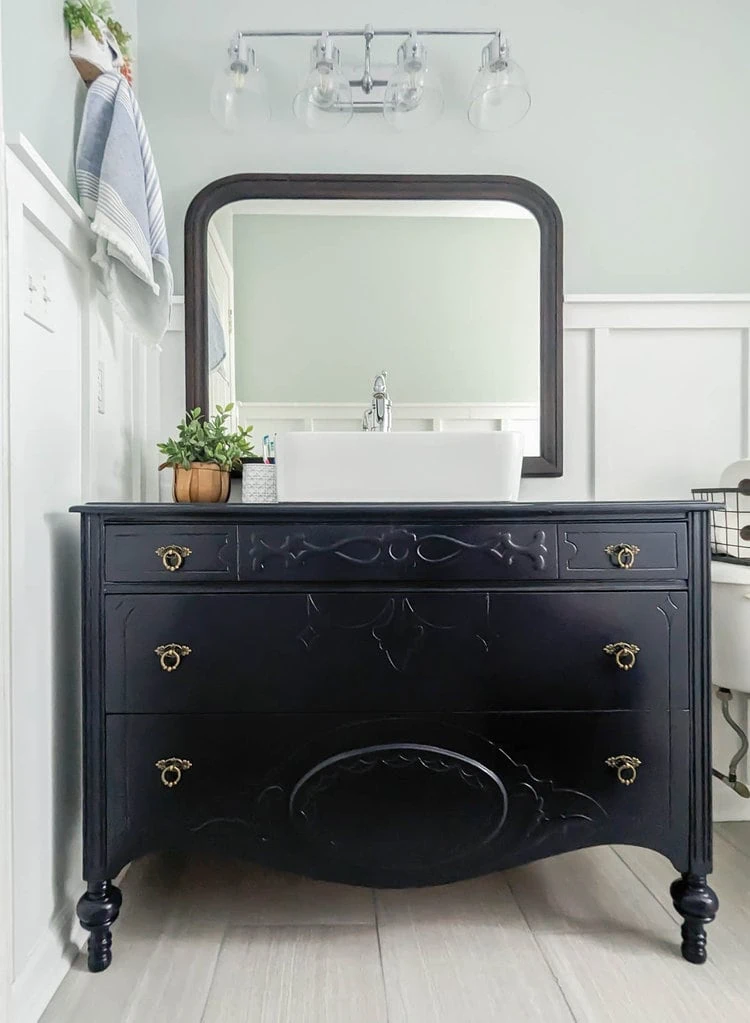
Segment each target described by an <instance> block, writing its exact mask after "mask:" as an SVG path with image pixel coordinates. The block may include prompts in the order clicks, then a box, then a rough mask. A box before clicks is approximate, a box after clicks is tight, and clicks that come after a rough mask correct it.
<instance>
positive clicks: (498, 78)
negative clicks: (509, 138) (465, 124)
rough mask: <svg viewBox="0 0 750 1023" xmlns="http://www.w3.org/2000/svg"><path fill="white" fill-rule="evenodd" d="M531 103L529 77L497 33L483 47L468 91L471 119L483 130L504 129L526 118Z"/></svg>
mask: <svg viewBox="0 0 750 1023" xmlns="http://www.w3.org/2000/svg"><path fill="white" fill-rule="evenodd" d="M530 106H531V93H530V92H529V87H528V85H527V84H526V77H525V75H524V73H523V71H522V70H521V68H520V67H519V66H518V64H516V63H515V62H514V61H512V60H511V59H510V56H509V50H508V42H507V40H506V38H505V36H504V35H503V34H502V33H501V32H498V33H497V35H496V36H495V37H494V38H493V39H492V42H490V43H488V45H487V46H485V47H484V49H483V50H482V66H481V68H480V69H479V72H478V74H477V76H476V78H475V79H474V84H473V85H472V87H471V92H470V93H469V109H468V111H467V113H468V117H469V120H470V121H471V123H472V124H473V125H474V127H475V128H479V129H480V131H502V130H503V128H510V127H512V126H513V125H514V124H518V122H519V121H521V120H523V118H524V117H525V116H526V114H527V113H528V111H529V107H530Z"/></svg>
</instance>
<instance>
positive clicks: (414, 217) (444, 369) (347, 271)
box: [207, 199, 540, 456]
mask: <svg viewBox="0 0 750 1023" xmlns="http://www.w3.org/2000/svg"><path fill="white" fill-rule="evenodd" d="M207 267H208V292H209V294H208V319H209V324H208V359H209V400H210V403H211V406H212V407H213V406H215V405H216V404H221V405H224V404H226V403H228V402H230V401H234V402H235V403H236V411H235V414H236V418H237V420H238V421H239V422H241V423H245V424H247V423H251V424H252V425H253V426H254V434H255V437H256V438H258V440H260V439H261V438H262V437H263V435H264V434H266V433H268V434H274V433H281V432H286V431H289V430H360V429H361V428H362V416H363V412H364V411H365V409H366V408H368V407H369V405H370V402H371V398H372V389H373V382H374V379H375V377H376V375H378V374H379V373H382V372H384V371H385V372H387V386H388V391H389V394H390V397H391V400H392V402H393V429H394V430H463V431H488V430H502V429H505V430H516V431H519V432H522V433H523V435H524V438H525V451H524V453H525V455H527V456H533V455H538V454H539V448H540V434H539V419H540V231H539V224H538V222H537V220H536V218H535V217H534V215H533V214H532V213H531V212H530V211H529V210H527V209H526V208H525V207H522V206H520V205H517V204H515V203H512V202H505V201H486V200H485V201H476V202H473V201H470V200H458V201H446V200H439V201H430V200H393V201H392V200H306V199H293V200H289V199H279V200H255V199H251V200H243V201H240V202H235V203H231V204H229V205H227V206H224V207H222V208H221V209H220V210H219V211H218V212H217V213H215V214H214V215H213V217H212V218H211V220H210V222H209V228H208V239H207ZM256 447H257V445H256Z"/></svg>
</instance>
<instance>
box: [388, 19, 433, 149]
mask: <svg viewBox="0 0 750 1023" xmlns="http://www.w3.org/2000/svg"><path fill="white" fill-rule="evenodd" d="M442 112H443V90H442V87H441V85H440V77H439V76H438V74H437V72H436V71H433V70H432V69H431V68H430V67H429V66H428V64H427V49H426V48H425V45H424V43H423V42H422V41H421V39H420V38H419V37H418V36H417V33H416V32H412V33H411V34H410V35H409V38H408V39H405V40H404V41H403V43H401V45H400V46H399V48H398V53H397V55H396V69H395V71H394V73H393V75H392V76H391V78H390V79H389V81H388V85H387V86H386V88H385V97H384V98H383V116H384V117H385V119H386V121H387V122H388V123H389V124H390V125H392V126H393V127H394V128H396V129H397V130H398V131H404V130H409V129H412V128H426V127H428V126H429V125H431V124H434V123H435V121H437V119H438V118H439V117H440V115H441V114H442Z"/></svg>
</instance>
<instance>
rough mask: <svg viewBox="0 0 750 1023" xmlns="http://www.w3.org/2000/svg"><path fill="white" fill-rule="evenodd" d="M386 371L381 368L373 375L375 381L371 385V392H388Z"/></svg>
mask: <svg viewBox="0 0 750 1023" xmlns="http://www.w3.org/2000/svg"><path fill="white" fill-rule="evenodd" d="M387 381H388V372H387V370H383V372H382V373H378V375H377V376H376V377H375V382H374V383H373V385H372V390H373V394H387V393H388V383H387Z"/></svg>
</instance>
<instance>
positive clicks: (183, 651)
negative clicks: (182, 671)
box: [154, 643, 192, 671]
mask: <svg viewBox="0 0 750 1023" xmlns="http://www.w3.org/2000/svg"><path fill="white" fill-rule="evenodd" d="M154 653H155V654H156V656H157V657H158V658H159V663H160V664H161V668H162V671H176V670H177V669H178V668H179V666H180V665H181V664H182V658H183V657H187V656H188V654H191V653H192V650H191V649H190V647H189V646H183V645H182V643H166V644H165V645H164V646H158V647H157V648H156V650H154Z"/></svg>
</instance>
